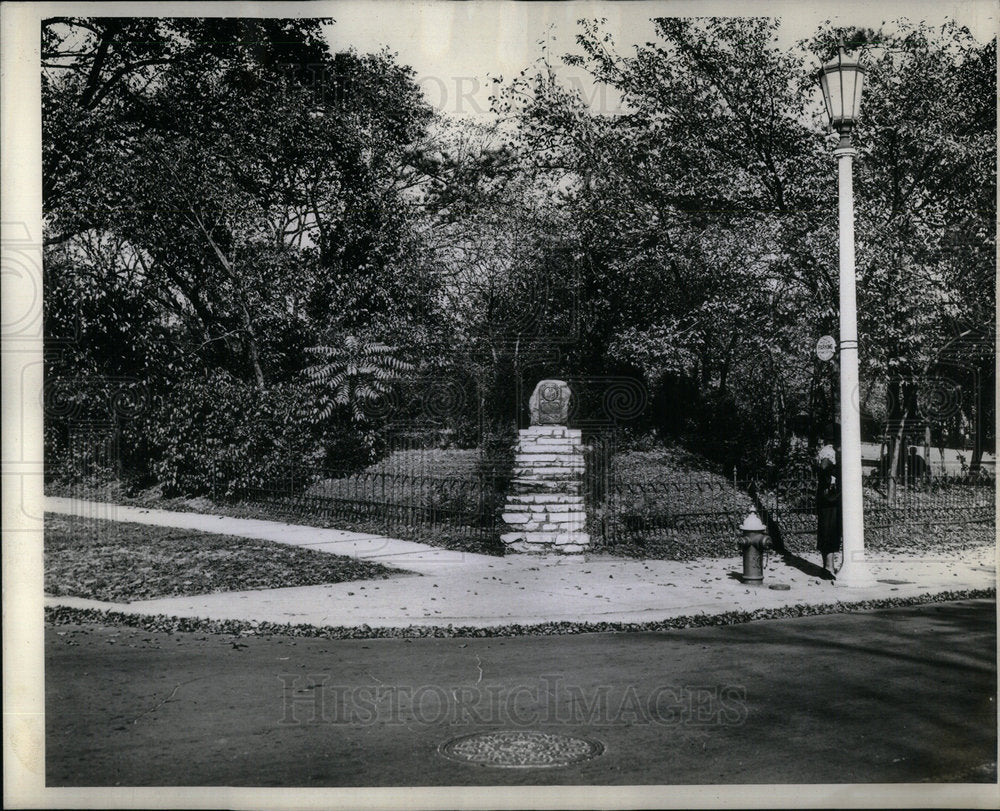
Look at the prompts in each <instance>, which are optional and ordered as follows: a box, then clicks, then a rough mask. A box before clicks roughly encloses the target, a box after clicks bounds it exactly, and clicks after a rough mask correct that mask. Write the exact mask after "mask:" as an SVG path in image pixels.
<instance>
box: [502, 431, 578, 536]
mask: <svg viewBox="0 0 1000 811" xmlns="http://www.w3.org/2000/svg"><path fill="white" fill-rule="evenodd" d="M518 434H519V437H518V443H517V456H516V458H515V460H514V478H513V480H512V481H511V485H510V491H509V494H508V496H507V504H506V508H505V509H504V513H503V520H504V523H505V524H506V525H507V532H505V533H504V534H503V535H501V539H502V540H503V542H504V543H505V544H506V545H507V547H508V548H509V549H511V550H512V551H515V552H538V553H553V552H554V553H562V554H571V553H580V552H584V551H586V550H587V549H589V548H590V536H589V535H588V534H587V533H586V531H585V530H586V524H587V513H586V509H585V507H584V500H583V473H584V456H583V440H582V437H581V436H580V429H578V428H576V429H574V428H566V427H565V426H561V425H533V426H531V427H530V428H526V429H523V430H521V431H519V432H518Z"/></svg>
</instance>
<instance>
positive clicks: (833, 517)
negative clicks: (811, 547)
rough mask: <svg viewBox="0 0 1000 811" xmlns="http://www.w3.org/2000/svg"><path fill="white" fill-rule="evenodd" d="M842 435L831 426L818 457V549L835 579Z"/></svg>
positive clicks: (824, 436) (838, 531)
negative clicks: (839, 450) (839, 447)
mask: <svg viewBox="0 0 1000 811" xmlns="http://www.w3.org/2000/svg"><path fill="white" fill-rule="evenodd" d="M839 436H840V432H839V431H838V430H837V428H836V427H835V426H830V427H828V428H827V429H826V431H824V432H823V447H822V448H820V450H819V454H818V455H817V457H816V464H817V468H818V471H817V484H816V516H817V532H816V548H817V549H819V551H820V554H821V555H823V568H824V569H826V570H827V571H828V572H829V573H830V577H834V576H836V573H837V569H838V568H839V567H838V566H837V565H836V559H837V553H838V552H840V547H841V533H842V531H843V518H842V513H841V506H840V487H841V479H840V453H839V452H838V450H837V447H836V446H837V445H838V444H839V442H838V438H839Z"/></svg>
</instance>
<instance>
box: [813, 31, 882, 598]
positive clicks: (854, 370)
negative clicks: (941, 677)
mask: <svg viewBox="0 0 1000 811" xmlns="http://www.w3.org/2000/svg"><path fill="white" fill-rule="evenodd" d="M820 84H821V86H822V88H823V101H824V102H825V103H826V112H827V114H828V115H829V117H830V124H831V126H832V127H833V129H835V130H836V131H837V132H838V133H839V134H840V142H839V143H838V144H837V148H836V149H835V150H834V153H833V154H834V155H835V156H836V158H837V164H838V177H839V201H840V453H841V478H842V481H841V507H842V513H843V548H844V551H843V555H844V562H843V565H842V566H841V568H840V571H838V572H837V585H838V586H848V587H854V588H858V587H864V586H873V585H875V578H874V577H872V574H871V572H870V571H869V569H868V563H867V561H866V560H865V523H864V495H863V493H862V489H861V411H860V406H859V401H860V398H859V390H858V308H857V301H856V297H855V278H854V276H855V274H854V182H853V169H854V156H855V155H856V154H857V152H856V151H855V150H854V147H853V145H852V143H851V130H852V128H853V127H854V122H855V121H856V120H857V114H858V108H859V107H860V105H861V90H862V87H863V86H864V70H863V69H862V68H861V66H860V65H859V64H858V62H857V60H854V59H851V58H849V57H848V55H847V54H846V53H845V52H844V49H843V47H841V48H839V49H838V52H837V55H836V56H835V57H834V58H833V59H832V60H831V61H829V62H827V63H826V64H825V65H823V69H822V72H821V73H820Z"/></svg>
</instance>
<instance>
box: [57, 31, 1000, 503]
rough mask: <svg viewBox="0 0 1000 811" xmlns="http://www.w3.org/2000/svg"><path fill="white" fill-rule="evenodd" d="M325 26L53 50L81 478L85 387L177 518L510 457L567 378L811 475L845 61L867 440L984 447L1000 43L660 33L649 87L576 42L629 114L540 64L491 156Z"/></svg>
mask: <svg viewBox="0 0 1000 811" xmlns="http://www.w3.org/2000/svg"><path fill="white" fill-rule="evenodd" d="M326 24H327V23H326V22H324V21H321V20H234V19H212V20H204V19H128V20H119V19H114V18H100V19H90V18H58V19H52V20H48V21H46V23H45V24H44V26H43V101H44V117H43V127H44V148H43V174H44V192H45V218H46V219H45V222H46V254H45V263H46V264H45V283H46V289H45V294H46V295H45V315H46V337H47V340H48V344H47V346H48V347H49V349H50V351H49V352H48V353H47V356H46V371H47V375H48V378H49V382H50V383H51V384H52V385H53V386H54V388H53V390H52V392H51V393H50V400H51V403H50V404H49V418H50V419H49V423H50V425H49V427H48V429H47V441H48V453H49V457H48V458H49V459H50V461H54V460H59V461H61V462H65V463H66V464H65V465H63V467H65V468H69V467H72V464H70V462H71V460H72V459H74V458H75V457H74V450H73V446H74V443H75V442H80V441H82V440H80V439H79V438H78V436H77V435H78V434H79V433H80V425H81V424H83V423H84V422H87V420H84V419H83V418H82V417H81V414H82V413H84V412H88V413H89V411H93V410H94V409H95V406H94V402H95V401H94V400H93V398H90V397H89V396H88V395H86V394H82V392H87V391H91V390H94V389H99V390H100V391H101V392H102V394H100V396H99V397H98V401H99V402H100V403H105V402H107V401H109V398H110V400H114V399H115V398H116V397H118V398H119V399H121V397H122V396H126V395H127V396H126V399H128V398H131V399H129V402H130V403H131V402H133V401H134V402H135V403H138V405H133V407H131V408H124V409H123V408H120V407H119V408H110V409H108V408H103V406H102V407H99V408H97V411H98V412H100V413H99V414H98V417H99V418H100V420H103V421H104V422H106V423H108V424H109V425H110V426H111V428H112V430H111V435H112V436H113V437H114V439H115V441H116V447H115V448H112V449H111V451H110V452H109V453H108V454H106V455H107V456H108V457H109V458H110V459H112V461H113V462H114V464H116V465H117V466H118V469H119V472H120V473H121V472H125V473H130V474H131V473H134V474H135V475H137V476H140V477H142V476H145V477H146V478H147V479H153V480H156V481H158V482H160V483H161V484H162V485H164V486H165V487H166V488H167V489H170V490H175V491H177V492H191V493H196V492H205V491H206V488H207V487H208V486H209V481H208V479H209V474H208V473H207V472H206V471H207V468H206V465H207V464H208V462H210V461H211V462H212V463H214V464H219V465H222V466H224V467H225V468H226V470H227V471H229V472H228V473H227V474H226V479H227V482H228V485H227V486H229V487H231V488H232V489H233V490H234V491H239V490H241V489H245V488H248V487H252V486H253V485H254V483H255V482H259V481H261V480H263V479H264V478H266V477H267V476H268V475H270V474H271V473H273V471H275V470H276V469H277V468H278V467H279V466H280V465H282V464H290V463H291V464H316V465H326V466H340V467H344V466H348V467H350V466H351V465H360V464H367V463H369V462H371V461H373V460H374V459H375V458H376V457H377V456H378V454H379V453H381V452H382V451H383V450H384V449H387V448H389V447H391V446H392V444H393V443H398V442H401V441H406V442H420V441H425V440H426V438H427V437H429V436H431V435H434V436H436V437H438V438H440V437H441V436H450V437H451V438H452V441H455V442H458V443H460V444H463V445H466V446H476V445H480V446H483V447H486V446H489V447H488V449H489V450H490V452H491V454H493V455H498V454H500V451H501V450H502V449H503V448H505V447H507V445H509V442H510V437H511V430H512V426H513V425H515V424H516V422H517V421H518V420H521V421H522V422H523V421H524V419H525V411H524V409H525V404H526V401H527V396H528V394H529V393H530V391H531V388H532V387H533V386H534V384H535V382H536V381H537V380H539V379H541V378H543V377H553V376H558V377H563V378H566V379H568V380H569V381H570V383H571V385H572V386H573V388H574V391H575V392H576V395H577V405H576V410H575V412H574V415H573V418H574V421H575V422H576V423H577V424H580V425H582V426H583V427H584V428H585V429H586V430H588V431H603V430H606V429H608V428H611V427H618V428H625V429H627V430H628V431H630V432H631V434H632V435H633V436H635V435H640V436H641V435H644V434H645V435H648V434H649V433H650V432H651V431H653V430H655V431H656V432H657V434H658V435H659V436H661V437H662V436H668V437H674V438H675V439H676V440H678V441H681V442H684V443H686V444H688V445H690V446H692V447H694V448H696V449H698V450H701V451H702V452H704V453H706V454H708V455H709V456H711V457H713V458H714V459H715V460H717V461H718V462H720V463H722V464H724V465H725V466H726V469H727V470H728V469H729V468H730V467H732V466H738V467H741V468H743V469H744V470H749V469H756V470H759V469H763V468H766V469H770V470H776V469H778V468H781V467H782V466H787V464H788V463H789V460H794V459H795V458H797V455H800V454H801V453H802V450H801V448H799V447H798V446H799V444H800V442H801V440H803V439H805V438H810V437H814V436H815V434H816V433H817V431H818V430H820V429H821V428H822V427H823V426H824V425H826V424H827V423H829V422H830V421H831V420H832V419H834V417H835V409H834V405H835V404H834V402H833V400H832V397H831V394H830V392H831V381H832V380H833V379H834V377H835V374H836V370H835V367H834V366H831V365H824V364H822V363H820V362H819V361H817V360H816V358H815V355H814V353H813V351H812V348H813V346H814V344H815V341H816V339H817V338H818V337H819V336H820V335H822V334H833V335H836V333H837V306H838V303H837V291H838V286H837V285H838V282H837V253H836V252H837V221H836V216H837V209H836V185H835V184H836V176H835V170H834V162H833V159H832V156H831V144H830V141H829V139H828V137H827V136H826V134H825V129H824V127H825V123H824V121H823V114H822V109H821V106H820V104H819V99H818V92H817V90H816V87H815V69H816V67H817V65H818V64H819V62H820V61H821V60H823V59H824V58H826V57H827V56H829V54H830V52H831V48H832V47H833V46H834V45H835V43H836V42H837V41H838V39H840V38H845V37H846V38H847V40H848V43H849V44H850V45H851V46H853V47H856V48H860V49H861V51H862V53H863V60H864V64H865V65H866V67H867V69H868V88H867V91H866V95H865V100H864V108H863V118H862V122H861V125H860V127H859V128H858V130H857V132H856V133H855V140H856V145H857V148H858V151H859V153H860V154H859V157H858V159H857V162H856V198H857V211H856V216H857V253H858V293H859V305H860V306H859V313H860V325H859V326H860V331H861V341H862V362H863V364H864V367H863V369H862V379H863V380H864V381H865V383H864V385H863V390H862V392H860V395H859V399H860V401H861V403H862V408H863V415H864V419H865V431H866V434H867V435H868V436H870V437H873V438H878V437H881V436H885V437H887V438H888V439H890V440H891V445H892V446H893V447H892V452H893V453H894V454H895V456H896V457H897V458H901V457H902V454H900V453H896V452H895V448H897V447H900V446H902V445H903V444H905V443H906V442H907V441H912V440H913V438H914V437H919V438H920V441H921V442H922V441H923V437H924V435H925V432H928V433H930V434H931V435H932V438H933V441H934V442H935V444H938V445H939V446H943V445H944V444H945V443H948V444H949V445H951V446H955V445H956V444H957V443H958V442H960V441H961V439H962V434H963V432H965V433H968V432H969V431H970V430H973V431H974V433H975V449H976V450H975V452H974V458H973V464H975V463H976V462H977V461H978V459H977V458H975V457H976V455H978V454H980V453H981V452H982V451H983V449H988V448H991V447H992V446H993V444H994V442H995V439H994V437H993V436H992V425H993V414H994V413H995V397H994V389H995V383H994V372H993V369H994V360H993V357H994V352H995V350H994V343H993V335H994V325H995V318H996V311H995V297H994V295H993V279H994V272H995V271H994V255H995V221H996V206H995V199H996V179H995V159H996V90H995V75H996V43H995V40H994V41H993V42H990V43H987V44H985V45H984V44H981V43H978V42H976V41H975V40H974V39H973V38H972V37H971V36H970V35H969V34H968V32H967V31H965V30H964V29H961V28H959V27H957V26H955V25H951V24H948V25H945V26H943V27H941V28H937V29H933V28H930V27H928V26H926V25H917V26H914V25H910V24H908V23H900V24H898V25H897V26H895V28H894V29H893V33H891V34H885V33H882V32H871V31H864V32H862V31H840V30H834V29H830V28H824V29H822V30H820V31H818V32H817V34H816V35H815V37H813V38H812V39H811V40H809V41H807V42H802V43H799V45H797V46H796V47H794V48H790V49H784V48H781V47H779V46H778V45H777V44H776V34H777V31H778V26H779V23H778V22H777V21H775V20H771V19H766V18H699V19H697V20H695V19H682V18H661V19H656V20H653V21H651V23H650V32H649V33H650V37H649V41H648V42H646V43H645V44H643V45H640V46H638V47H637V48H636V49H635V50H634V52H633V53H631V54H629V55H624V54H621V53H619V52H617V51H616V49H615V45H614V42H613V40H612V37H611V35H610V34H608V33H606V30H605V25H604V24H603V23H602V22H600V21H581V22H580V28H579V35H578V37H577V44H578V49H577V52H576V53H575V54H573V55H569V56H566V57H563V59H565V61H567V62H569V63H571V64H573V65H575V66H577V67H582V68H584V69H585V70H587V71H588V72H589V73H590V74H591V75H592V77H593V78H594V80H595V82H597V83H598V84H599V85H603V86H605V87H607V88H610V89H612V90H613V91H614V92H615V93H616V94H617V96H618V97H620V98H621V99H622V110H621V111H619V112H615V113H609V112H606V111H602V110H596V109H593V108H592V106H591V105H589V104H588V103H587V102H586V101H585V100H584V98H583V97H582V96H581V94H580V93H579V92H577V91H574V90H572V89H570V88H569V87H567V86H565V85H564V84H562V83H561V82H560V80H559V72H558V71H557V70H556V69H555V65H554V57H552V56H551V55H550V54H548V53H547V52H543V54H542V56H541V58H540V60H539V61H538V63H537V64H536V65H534V66H529V67H526V68H525V70H524V71H522V72H521V74H520V75H519V76H517V77H515V78H514V79H513V80H509V81H506V82H499V83H498V88H497V91H496V96H495V97H494V113H495V116H494V117H493V119H491V123H488V124H478V123H470V122H468V121H449V120H446V119H443V118H441V117H436V116H435V115H434V114H432V111H431V110H430V108H429V107H428V106H427V104H426V103H425V101H424V100H423V98H422V96H421V94H420V91H419V89H418V87H417V85H416V83H415V81H414V75H413V72H412V71H411V70H410V69H409V68H407V67H405V66H401V65H399V64H397V62H396V60H395V58H394V57H393V56H392V55H390V54H388V53H379V54H358V53H355V52H353V51H348V52H344V53H331V52H330V51H329V49H328V46H327V44H326V40H325V39H324V36H323V26H324V25H326ZM122 391H125V392H126V395H121V392H122ZM137 392H138V394H137ZM83 401H87V402H83ZM102 409H103V410H102ZM88 410H89V411H88ZM88 419H89V420H90V422H93V415H91V416H90V417H89V418H88ZM970 426H971V428H970ZM976 426H978V430H975V428H976ZM421 437H422V438H423V439H421Z"/></svg>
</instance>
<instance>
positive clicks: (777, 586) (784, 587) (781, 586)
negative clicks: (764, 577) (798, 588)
mask: <svg viewBox="0 0 1000 811" xmlns="http://www.w3.org/2000/svg"><path fill="white" fill-rule="evenodd" d="M768 588H769V589H773V590H774V591H791V588H792V587H791V586H789V585H788V584H787V583H772V584H771V585H770V586H768Z"/></svg>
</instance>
